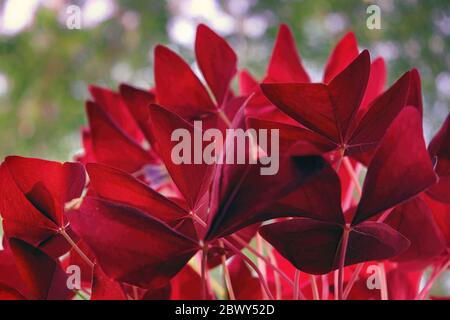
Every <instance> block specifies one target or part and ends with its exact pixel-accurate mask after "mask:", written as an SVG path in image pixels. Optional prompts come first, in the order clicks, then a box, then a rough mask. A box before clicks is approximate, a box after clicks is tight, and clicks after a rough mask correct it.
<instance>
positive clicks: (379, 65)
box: [361, 58, 387, 110]
mask: <svg viewBox="0 0 450 320" xmlns="http://www.w3.org/2000/svg"><path fill="white" fill-rule="evenodd" d="M386 78H387V70H386V63H385V62H384V59H383V58H377V59H375V60H374V61H373V62H372V64H371V66H370V75H369V81H368V82H367V89H366V93H365V95H364V99H363V101H362V103H361V108H362V109H364V110H365V109H366V108H367V107H368V106H369V105H370V103H371V102H372V101H373V100H375V98H376V97H378V96H379V95H380V94H382V93H383V91H384V87H385V85H386Z"/></svg>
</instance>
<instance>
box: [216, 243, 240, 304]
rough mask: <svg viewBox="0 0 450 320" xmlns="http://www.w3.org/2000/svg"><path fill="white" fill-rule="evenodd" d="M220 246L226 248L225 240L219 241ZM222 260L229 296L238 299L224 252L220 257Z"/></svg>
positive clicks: (231, 298)
mask: <svg viewBox="0 0 450 320" xmlns="http://www.w3.org/2000/svg"><path fill="white" fill-rule="evenodd" d="M219 244H220V247H222V248H224V246H223V241H219ZM220 258H221V260H222V269H223V280H224V282H225V286H226V287H227V291H228V297H229V298H230V300H236V296H235V295H234V290H233V284H232V282H231V276H230V271H229V270H228V266H227V256H226V254H222V256H221V257H220Z"/></svg>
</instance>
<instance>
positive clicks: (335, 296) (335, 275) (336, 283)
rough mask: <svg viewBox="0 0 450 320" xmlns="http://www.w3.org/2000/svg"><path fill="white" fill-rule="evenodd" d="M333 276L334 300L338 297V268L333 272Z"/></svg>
mask: <svg viewBox="0 0 450 320" xmlns="http://www.w3.org/2000/svg"><path fill="white" fill-rule="evenodd" d="M333 277H334V300H337V299H338V295H339V293H338V291H339V286H338V283H339V270H335V271H334V272H333Z"/></svg>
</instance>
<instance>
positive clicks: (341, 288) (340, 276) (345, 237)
mask: <svg viewBox="0 0 450 320" xmlns="http://www.w3.org/2000/svg"><path fill="white" fill-rule="evenodd" d="M349 235H350V227H349V226H348V225H346V226H345V228H344V233H343V235H342V242H341V248H340V249H341V250H340V254H339V273H338V284H337V285H338V296H337V298H338V300H342V299H343V293H344V265H345V256H346V253H347V245H348V237H349ZM335 285H336V284H335Z"/></svg>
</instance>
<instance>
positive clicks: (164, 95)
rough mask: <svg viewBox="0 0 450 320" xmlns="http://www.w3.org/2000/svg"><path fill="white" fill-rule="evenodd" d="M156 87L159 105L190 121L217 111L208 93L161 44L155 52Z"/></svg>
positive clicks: (186, 67)
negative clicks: (200, 115)
mask: <svg viewBox="0 0 450 320" xmlns="http://www.w3.org/2000/svg"><path fill="white" fill-rule="evenodd" d="M155 84H156V97H157V101H158V103H159V104H161V105H163V106H165V107H167V108H168V109H170V110H171V111H173V112H175V113H176V114H178V115H179V116H180V117H183V118H188V119H189V118H193V117H197V116H198V115H199V114H204V113H213V112H215V110H216V107H215V105H214V103H213V101H212V100H211V98H210V96H209V94H208V91H207V90H206V88H205V86H204V85H203V84H202V83H201V81H200V80H199V79H198V78H197V76H196V75H195V74H194V72H193V71H192V70H191V68H190V67H189V65H188V64H187V63H186V62H185V61H184V60H183V59H182V58H181V57H180V56H178V55H177V54H176V53H175V52H173V51H172V50H170V49H168V48H166V47H164V46H161V45H158V46H157V47H156V49H155ZM153 121H154V120H153Z"/></svg>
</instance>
